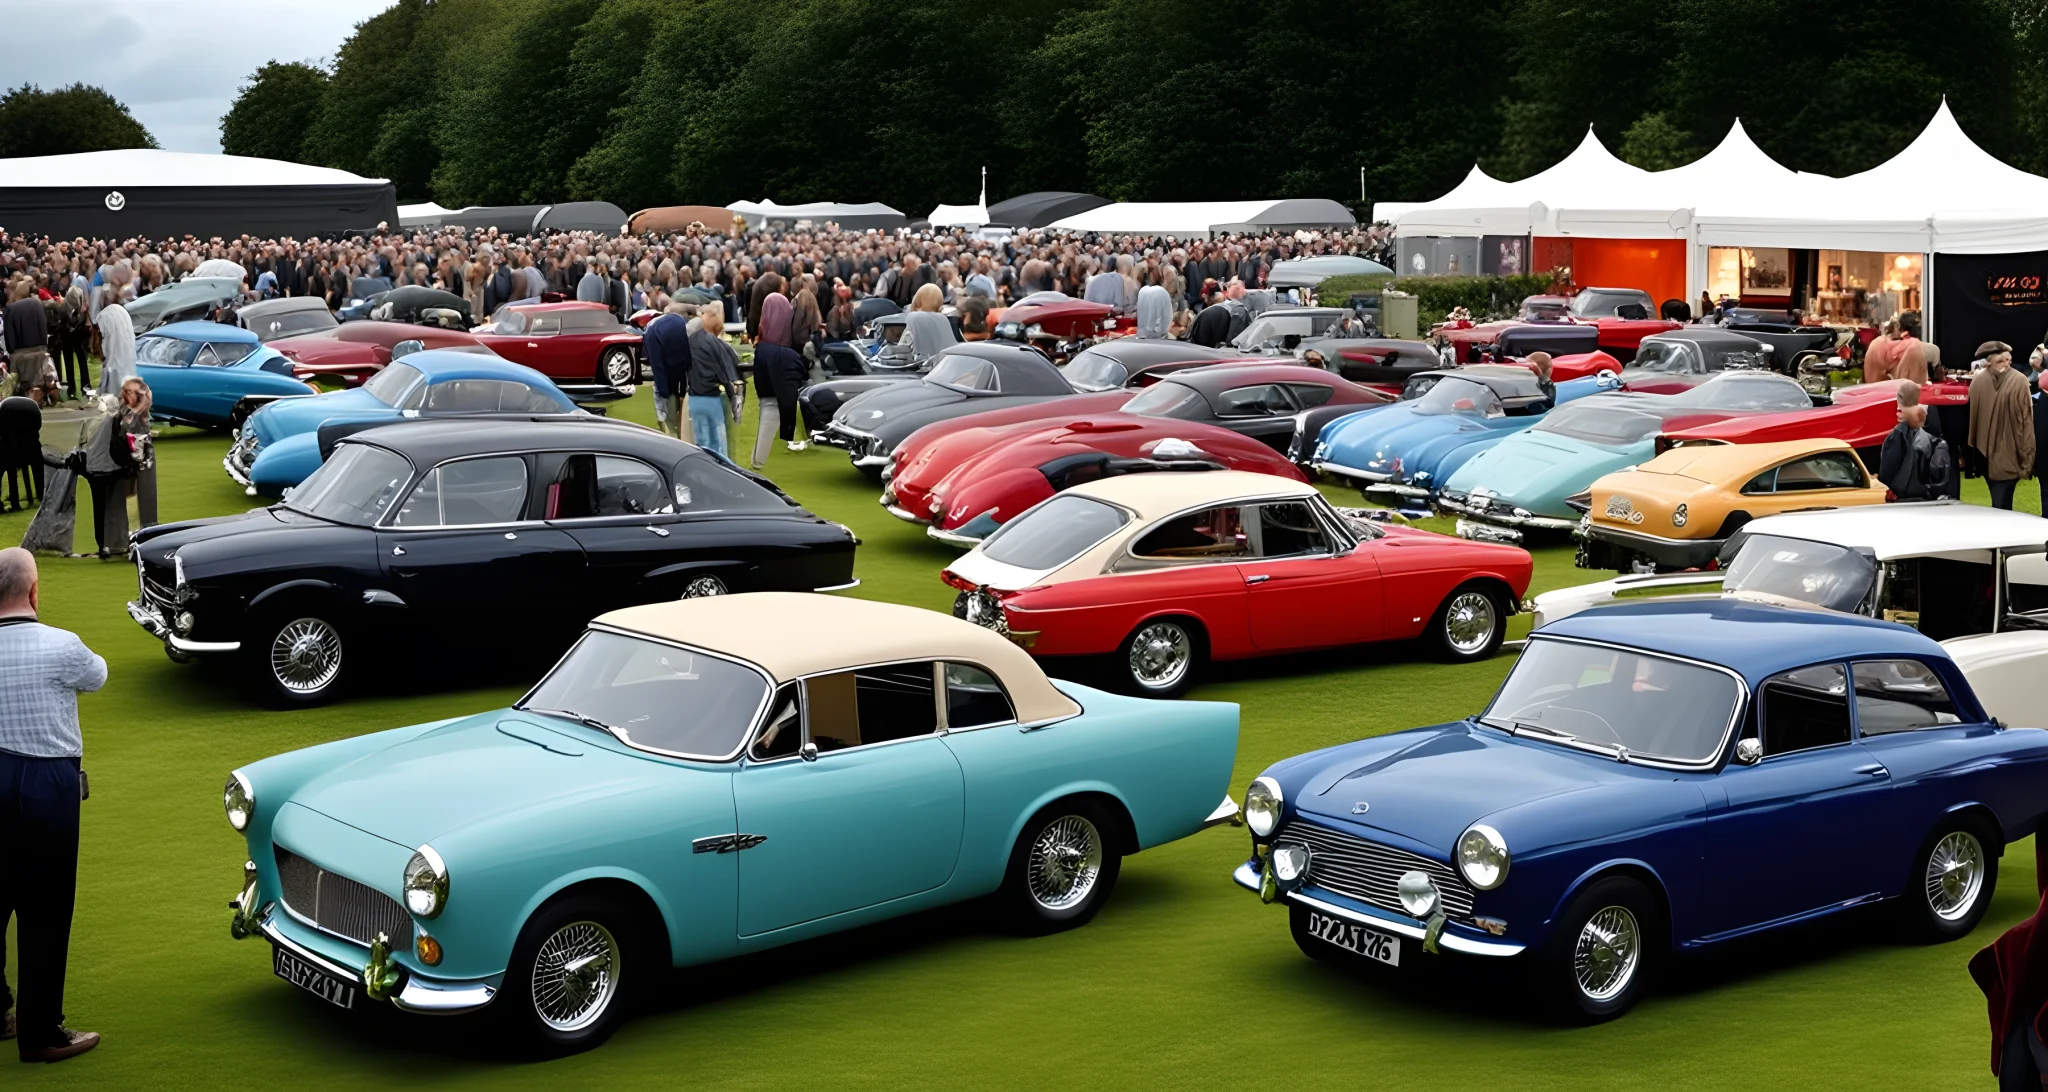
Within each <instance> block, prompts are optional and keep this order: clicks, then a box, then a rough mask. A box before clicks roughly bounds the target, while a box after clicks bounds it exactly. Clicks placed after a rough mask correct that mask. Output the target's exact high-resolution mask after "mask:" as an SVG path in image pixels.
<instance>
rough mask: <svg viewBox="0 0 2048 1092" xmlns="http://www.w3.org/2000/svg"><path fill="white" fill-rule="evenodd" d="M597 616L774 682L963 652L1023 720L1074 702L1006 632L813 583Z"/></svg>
mask: <svg viewBox="0 0 2048 1092" xmlns="http://www.w3.org/2000/svg"><path fill="white" fill-rule="evenodd" d="M596 624H601V625H606V626H611V627H613V628H615V629H621V630H625V631H627V632H630V633H639V634H645V635H646V636H649V637H654V638H658V639H660V640H664V641H676V642H679V643H682V644H687V645H695V646H696V647H698V648H702V649H707V650H709V651H712V652H718V653H722V654H724V655H727V656H731V657H734V658H735V659H740V660H745V661H747V662H748V663H751V664H754V665H756V666H758V667H760V668H761V669H762V670H763V671H766V672H767V673H768V674H769V676H770V677H771V678H773V679H775V680H776V681H777V682H790V681H792V680H795V679H799V678H802V677H803V676H805V675H815V674H819V673H821V672H828V671H845V670H850V669H852V668H856V667H863V666H866V665H868V664H879V663H891V662H895V661H900V660H952V661H955V662H963V661H964V662H967V663H973V664H979V665H981V666H982V667H985V668H987V669H988V670H990V671H992V672H994V673H995V676H996V678H997V679H998V680H1000V681H1001V682H1002V684H1003V689H1004V690H1006V691H1008V692H1009V695H1010V701H1011V703H1012V704H1013V705H1015V706H1016V709H1017V719H1018V721H1020V722H1022V723H1026V724H1029V723H1033V722H1035V721H1044V720H1057V719H1059V718H1061V717H1070V716H1073V715H1075V714H1077V713H1079V712H1080V711H1081V707H1080V706H1079V705H1077V704H1075V702H1074V700H1073V699H1072V698H1069V697H1067V696H1066V695H1065V694H1062V693H1060V692H1059V690H1058V689H1056V688H1055V687H1054V686H1053V685H1052V683H1051V682H1050V681H1049V680H1047V679H1046V677H1045V672H1044V671H1042V670H1040V669H1039V667H1038V664H1037V663H1036V662H1034V661H1033V660H1032V659H1031V657H1030V656H1029V655H1028V654H1027V653H1025V651H1024V650H1023V649H1021V648H1018V647H1017V646H1016V645H1013V644H1011V643H1010V642H1009V640H1007V639H1006V638H1004V637H1002V636H1001V635H999V634H997V633H996V632H995V631H993V630H989V629H984V628H983V627H981V626H977V625H975V624H974V623H972V622H965V621H962V620H960V619H958V618H954V617H952V616H951V615H946V614H940V613H938V612H937V611H929V610H924V609H922V608H919V607H906V606H901V605H899V604H896V603H877V602H874V601H873V600H868V599H850V598H846V597H844V596H838V595H820V594H817V593H813V592H748V593H745V594H741V595H712V596H704V597H702V598H698V599H681V600H677V601H675V602H673V603H652V604H648V605H646V606H640V607H627V608H625V609H624V610H615V611H612V612H610V613H608V614H602V615H599V616H598V618H597V622H596Z"/></svg>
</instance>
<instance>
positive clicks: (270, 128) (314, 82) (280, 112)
mask: <svg viewBox="0 0 2048 1092" xmlns="http://www.w3.org/2000/svg"><path fill="white" fill-rule="evenodd" d="M326 94H327V73H326V72H325V71H323V70H321V69H320V68H318V67H315V66H313V65H310V64H305V63H302V62H299V61H271V62H269V63H267V64H265V65H264V66H263V67H261V68H259V69H257V70H256V71H255V72H254V73H253V74H251V75H250V76H249V82H247V83H245V84H243V85H242V90H241V92H240V93H239V94H237V95H236V96H235V101H234V105H232V106H230V107H228V112H227V114H226V116H224V117H222V118H221V119H220V150H221V151H223V152H226V153H227V154H228V155H247V156H256V157H258V158H261V159H288V160H294V161H303V160H304V156H305V153H304V147H305V143H306V131H307V130H308V129H310V128H312V125H313V121H314V119H316V118H318V117H319V116H320V111H321V108H322V105H323V103H324V98H325V96H326Z"/></svg>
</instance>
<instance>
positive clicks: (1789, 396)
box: [1670, 372, 1813, 410]
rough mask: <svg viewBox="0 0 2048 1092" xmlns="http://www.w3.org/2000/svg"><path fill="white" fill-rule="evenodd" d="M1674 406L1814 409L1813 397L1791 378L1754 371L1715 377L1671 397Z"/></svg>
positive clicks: (1735, 408) (1774, 373)
mask: <svg viewBox="0 0 2048 1092" xmlns="http://www.w3.org/2000/svg"><path fill="white" fill-rule="evenodd" d="M1670 398H1671V404H1672V405H1675V406H1701V407H1707V408H1712V409H1724V410H1803V409H1812V408H1813V396H1812V395H1810V394H1807V393H1806V388H1804V387H1802V386H1800V385H1799V384H1798V382H1797V381H1795V380H1793V379H1792V378H1791V377H1790V376H1783V375H1779V374H1777V373H1776V372H1753V373H1741V374H1736V375H1723V376H1716V377H1715V378H1713V379H1710V380H1708V381H1706V382H1705V383H1702V384H1700V385H1699V386H1697V387H1694V388H1692V389H1691V390H1688V391H1680V392H1678V393H1677V394H1674V395H1671V396H1670Z"/></svg>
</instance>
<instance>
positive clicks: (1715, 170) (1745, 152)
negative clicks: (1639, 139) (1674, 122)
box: [1659, 118, 1794, 181]
mask: <svg viewBox="0 0 2048 1092" xmlns="http://www.w3.org/2000/svg"><path fill="white" fill-rule="evenodd" d="M1659 173H1660V174H1662V175H1664V176H1665V177H1669V178H1690V177H1693V176H1695V175H1715V176H1728V177H1729V178H1730V180H1731V181H1732V180H1733V178H1736V177H1741V176H1743V175H1745V174H1747V175H1752V176H1766V177H1781V178H1789V177H1791V176H1792V175H1793V173H1794V172H1793V171H1792V169H1791V168H1789V167H1786V166H1785V165H1784V164H1782V163H1779V162H1778V161H1777V160H1775V159H1773V158H1771V155H1770V153H1769V152H1766V151H1764V150H1763V149H1762V148H1759V147H1757V145H1756V141H1754V140H1751V139H1750V137H1749V130H1747V129H1744V128H1743V127H1742V119H1741V118H1736V119H1735V120H1734V121H1733V122H1732V123H1731V124H1730V125H1729V126H1728V133H1727V135H1725V136H1723V137H1722V138H1721V143H1719V144H1716V145H1715V146H1714V147H1713V149H1712V150H1711V151H1709V152H1707V154H1705V155H1703V156H1701V157H1699V158H1698V159H1695V160H1693V161H1692V162H1690V163H1684V164H1680V165H1679V166H1676V167H1672V168H1670V169H1669V170H1667V171H1662V172H1659Z"/></svg>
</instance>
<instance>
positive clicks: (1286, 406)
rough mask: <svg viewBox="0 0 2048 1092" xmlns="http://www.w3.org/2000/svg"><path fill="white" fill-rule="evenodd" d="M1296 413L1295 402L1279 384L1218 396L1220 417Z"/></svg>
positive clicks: (1240, 389)
mask: <svg viewBox="0 0 2048 1092" xmlns="http://www.w3.org/2000/svg"><path fill="white" fill-rule="evenodd" d="M1293 412H1294V402H1293V401H1292V400H1290V399H1289V398H1288V397H1287V392H1286V391H1285V390H1282V389H1281V387H1280V385H1279V384H1277V383H1268V384H1266V385H1265V386H1262V387H1237V388H1234V389H1232V390H1227V391H1224V392H1223V393H1222V394H1219V395H1217V396H1216V416H1218V417H1274V416H1281V415H1285V414H1289V413H1293Z"/></svg>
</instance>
